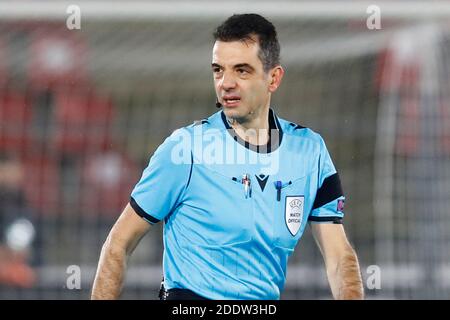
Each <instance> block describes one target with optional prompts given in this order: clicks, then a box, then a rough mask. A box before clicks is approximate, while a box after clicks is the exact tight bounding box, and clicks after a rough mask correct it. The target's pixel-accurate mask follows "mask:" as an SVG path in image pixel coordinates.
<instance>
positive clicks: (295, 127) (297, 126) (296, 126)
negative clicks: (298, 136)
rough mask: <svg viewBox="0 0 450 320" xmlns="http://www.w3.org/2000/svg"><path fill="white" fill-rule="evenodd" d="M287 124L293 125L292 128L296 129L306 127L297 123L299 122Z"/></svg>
mask: <svg viewBox="0 0 450 320" xmlns="http://www.w3.org/2000/svg"><path fill="white" fill-rule="evenodd" d="M289 125H290V126H291V127H294V130H297V129H305V128H306V127H304V126H301V125H299V124H295V123H293V122H291V123H289Z"/></svg>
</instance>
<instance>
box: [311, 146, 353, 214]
mask: <svg viewBox="0 0 450 320" xmlns="http://www.w3.org/2000/svg"><path fill="white" fill-rule="evenodd" d="M344 202H345V197H344V193H343V191H342V186H341V181H340V178H339V174H338V173H337V172H336V169H335V167H334V165H333V161H332V160H331V157H330V154H329V152H328V150H327V147H326V145H325V142H324V141H323V139H322V138H320V157H319V178H318V189H317V193H316V198H315V200H314V204H313V207H312V211H311V214H310V216H309V221H310V222H319V223H320V222H325V223H342V218H343V217H344Z"/></svg>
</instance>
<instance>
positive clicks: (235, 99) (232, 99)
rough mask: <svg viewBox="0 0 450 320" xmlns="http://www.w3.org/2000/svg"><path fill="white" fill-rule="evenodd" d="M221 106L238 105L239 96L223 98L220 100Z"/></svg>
mask: <svg viewBox="0 0 450 320" xmlns="http://www.w3.org/2000/svg"><path fill="white" fill-rule="evenodd" d="M222 100H223V104H224V106H226V107H234V106H237V105H238V104H239V102H240V101H241V98H240V97H239V96H224V97H223V98H222Z"/></svg>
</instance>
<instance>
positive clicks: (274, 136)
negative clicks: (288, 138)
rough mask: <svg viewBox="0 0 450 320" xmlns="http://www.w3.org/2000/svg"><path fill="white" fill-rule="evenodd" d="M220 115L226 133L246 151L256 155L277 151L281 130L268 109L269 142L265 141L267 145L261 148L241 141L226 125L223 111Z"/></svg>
mask: <svg viewBox="0 0 450 320" xmlns="http://www.w3.org/2000/svg"><path fill="white" fill-rule="evenodd" d="M220 115H221V117H222V121H223V123H224V125H225V128H227V131H228V133H229V134H230V135H231V137H232V138H233V139H234V141H236V142H238V143H239V144H241V145H242V146H244V147H246V148H247V149H250V150H252V151H255V152H258V153H271V152H272V151H275V150H276V149H278V147H279V146H280V144H281V140H282V139H283V130H282V129H281V126H280V122H279V121H278V118H277V116H276V115H275V112H273V110H272V109H269V140H268V141H267V144H265V145H261V146H256V145H254V144H251V143H250V142H248V141H245V140H243V139H241V138H240V137H239V136H238V135H237V134H236V132H235V131H234V129H233V128H232V127H231V126H230V124H229V123H228V120H227V117H226V116H225V113H224V112H223V110H222V112H221V113H220Z"/></svg>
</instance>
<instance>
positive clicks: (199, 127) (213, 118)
mask: <svg viewBox="0 0 450 320" xmlns="http://www.w3.org/2000/svg"><path fill="white" fill-rule="evenodd" d="M221 124H222V118H221V114H220V111H219V112H216V113H214V114H212V115H210V116H209V117H207V118H203V119H199V120H194V122H192V123H191V124H189V125H187V126H184V127H182V128H180V129H177V130H175V131H178V130H185V131H188V132H190V133H193V134H196V133H197V134H198V133H200V132H201V133H203V134H204V133H205V132H204V130H208V129H216V130H222V129H224V127H223V125H221Z"/></svg>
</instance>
